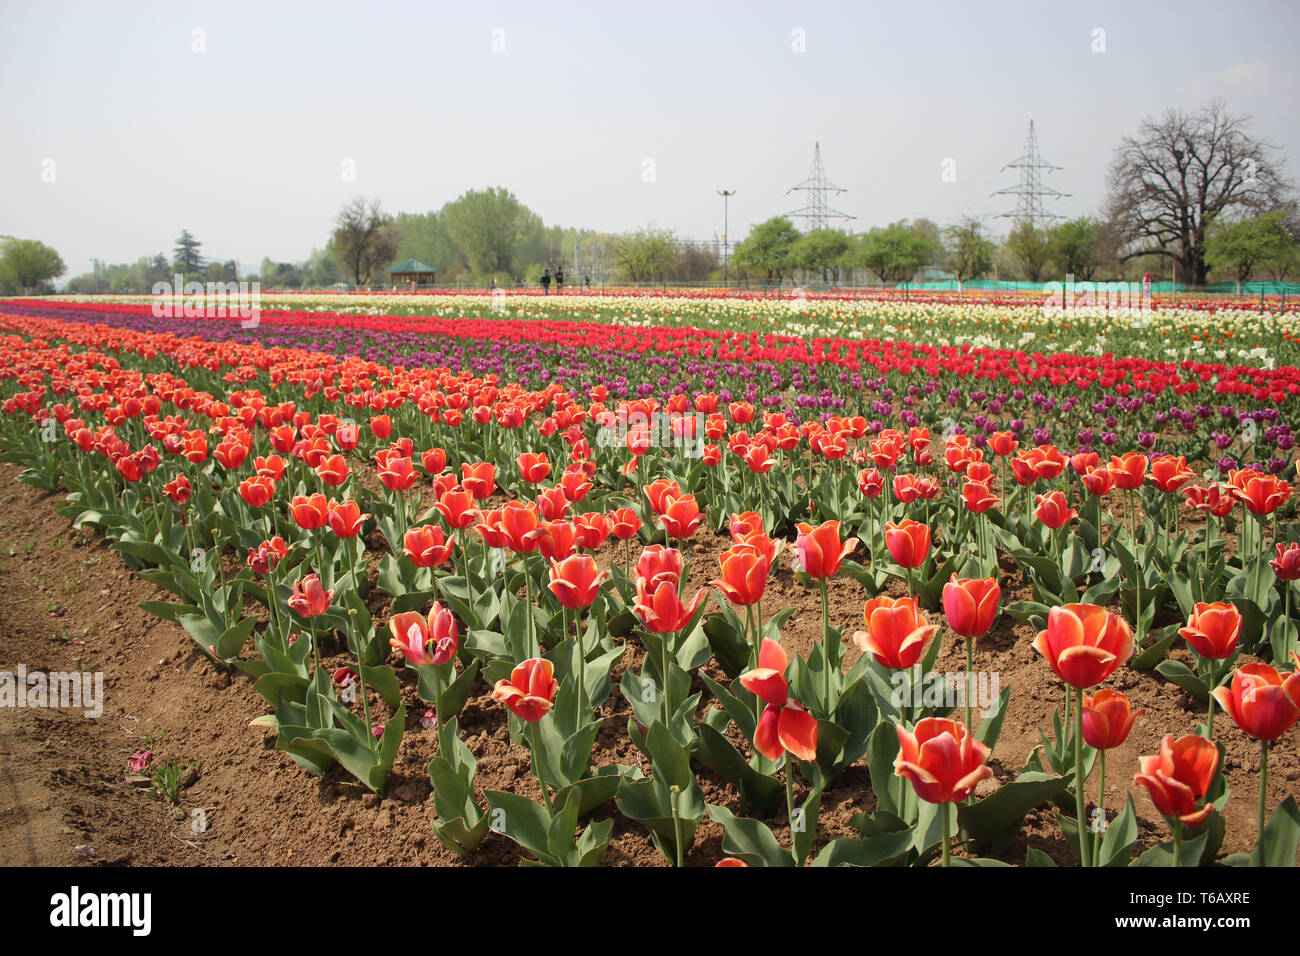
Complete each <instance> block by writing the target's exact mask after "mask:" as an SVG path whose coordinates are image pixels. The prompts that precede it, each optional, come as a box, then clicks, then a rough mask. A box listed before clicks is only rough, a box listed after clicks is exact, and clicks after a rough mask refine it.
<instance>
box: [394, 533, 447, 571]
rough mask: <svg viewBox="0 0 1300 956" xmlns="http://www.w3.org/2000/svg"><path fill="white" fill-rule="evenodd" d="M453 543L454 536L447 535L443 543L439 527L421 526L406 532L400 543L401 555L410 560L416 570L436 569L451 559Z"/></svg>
mask: <svg viewBox="0 0 1300 956" xmlns="http://www.w3.org/2000/svg"><path fill="white" fill-rule="evenodd" d="M455 543H456V536H455V535H449V536H447V538H446V540H445V541H444V540H443V533H442V527H441V526H439V525H421V526H420V527H418V528H412V529H411V530H410V531H408V532H406V537H405V538H404V539H403V542H402V545H403V547H402V553H403V554H405V555H406V556H407V557H408V558H410V559H411V561H412V562H414V564H415V566H416V567H417V568H436V567H438V565H440V564H443V563H445V562H446V560H447V559H448V558H450V557H451V549H452V546H453V545H454V544H455Z"/></svg>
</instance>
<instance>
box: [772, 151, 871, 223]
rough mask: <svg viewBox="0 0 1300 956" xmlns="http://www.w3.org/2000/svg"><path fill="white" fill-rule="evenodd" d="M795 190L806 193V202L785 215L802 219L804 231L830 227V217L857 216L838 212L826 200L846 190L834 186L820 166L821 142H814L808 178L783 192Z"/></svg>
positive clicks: (851, 217) (823, 168) (844, 217)
mask: <svg viewBox="0 0 1300 956" xmlns="http://www.w3.org/2000/svg"><path fill="white" fill-rule="evenodd" d="M795 190H802V191H804V192H806V193H808V204H807V205H806V206H804V207H803V208H802V209H796V210H795V211H794V212H788V213H786V215H787V216H790V217H792V218H797V219H802V220H803V223H804V230H803V231H804V232H815V231H817V230H818V229H827V228H829V227H830V221H831V220H832V219H845V220H848V219H856V218H857V216H850V215H849V214H848V213H846V212H840V211H839V210H838V209H832V208H831V207H830V204H829V203H828V202H827V201H826V197H827V196H828V195H830V194H832V193H842V192H846V190H845V189H844V188H843V187H841V186H836V185H835V184H834V183H832V182H831V181H830V180H829V179H827V178H826V169H825V167H823V166H822V144H821V143H817V144H815V146H814V148H813V160H812V169H811V170H810V171H809V173H808V178H807V179H805V180H804V181H803V182H801V183H800V184H799V185H797V186H791V187H790V188H789V189H787V190H786V193H785V194H786V195H787V196H788V195H790V193H792V192H794V191H795Z"/></svg>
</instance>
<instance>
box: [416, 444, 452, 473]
mask: <svg viewBox="0 0 1300 956" xmlns="http://www.w3.org/2000/svg"><path fill="white" fill-rule="evenodd" d="M420 464H421V465H423V466H424V470H425V471H427V472H428V473H429V474H430V475H440V474H442V473H443V472H444V471H446V470H447V453H446V452H445V451H443V450H442V449H441V448H430V449H429V450H428V451H423V452H420Z"/></svg>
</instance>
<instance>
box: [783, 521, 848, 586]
mask: <svg viewBox="0 0 1300 956" xmlns="http://www.w3.org/2000/svg"><path fill="white" fill-rule="evenodd" d="M797 527H798V529H799V538H798V540H797V542H796V544H795V550H796V551H797V552H798V554H799V564H800V565H802V566H803V569H804V571H805V572H806V573H807V574H808V576H809V577H812V578H831V577H834V576H835V575H837V574H839V571H840V567H841V565H842V564H843V563H844V559H845V558H846V557H848V555H849V554H850V553H852V551H853V549H854V548H856V547H857V546H858V539H857V538H849V539H848V540H847V541H844V542H841V541H840V523H839V522H838V521H824V522H822V523H821V524H819V525H818V526H817V527H815V528H814V527H813V526H812V525H808V524H802V523H801V524H799V525H797Z"/></svg>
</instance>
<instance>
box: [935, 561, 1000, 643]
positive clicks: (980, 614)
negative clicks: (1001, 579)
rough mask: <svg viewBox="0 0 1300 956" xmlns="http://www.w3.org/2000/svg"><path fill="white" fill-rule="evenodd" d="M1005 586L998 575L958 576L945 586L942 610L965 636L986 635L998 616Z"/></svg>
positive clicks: (956, 629) (949, 624)
mask: <svg viewBox="0 0 1300 956" xmlns="http://www.w3.org/2000/svg"><path fill="white" fill-rule="evenodd" d="M1001 597H1002V589H1001V588H999V587H998V582H997V579H996V578H959V577H957V575H956V574H954V575H953V576H952V577H951V578H949V579H948V583H947V584H945V585H944V586H943V613H944V615H945V616H946V617H947V618H948V626H949V627H951V628H952V629H953V631H954V632H955V633H957V634H959V635H960V636H962V637H983V636H984V635H985V634H987V633H988V632H989V631H990V630H992V628H993V620H994V618H996V617H997V616H998V600H999V599H1000V598H1001Z"/></svg>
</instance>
